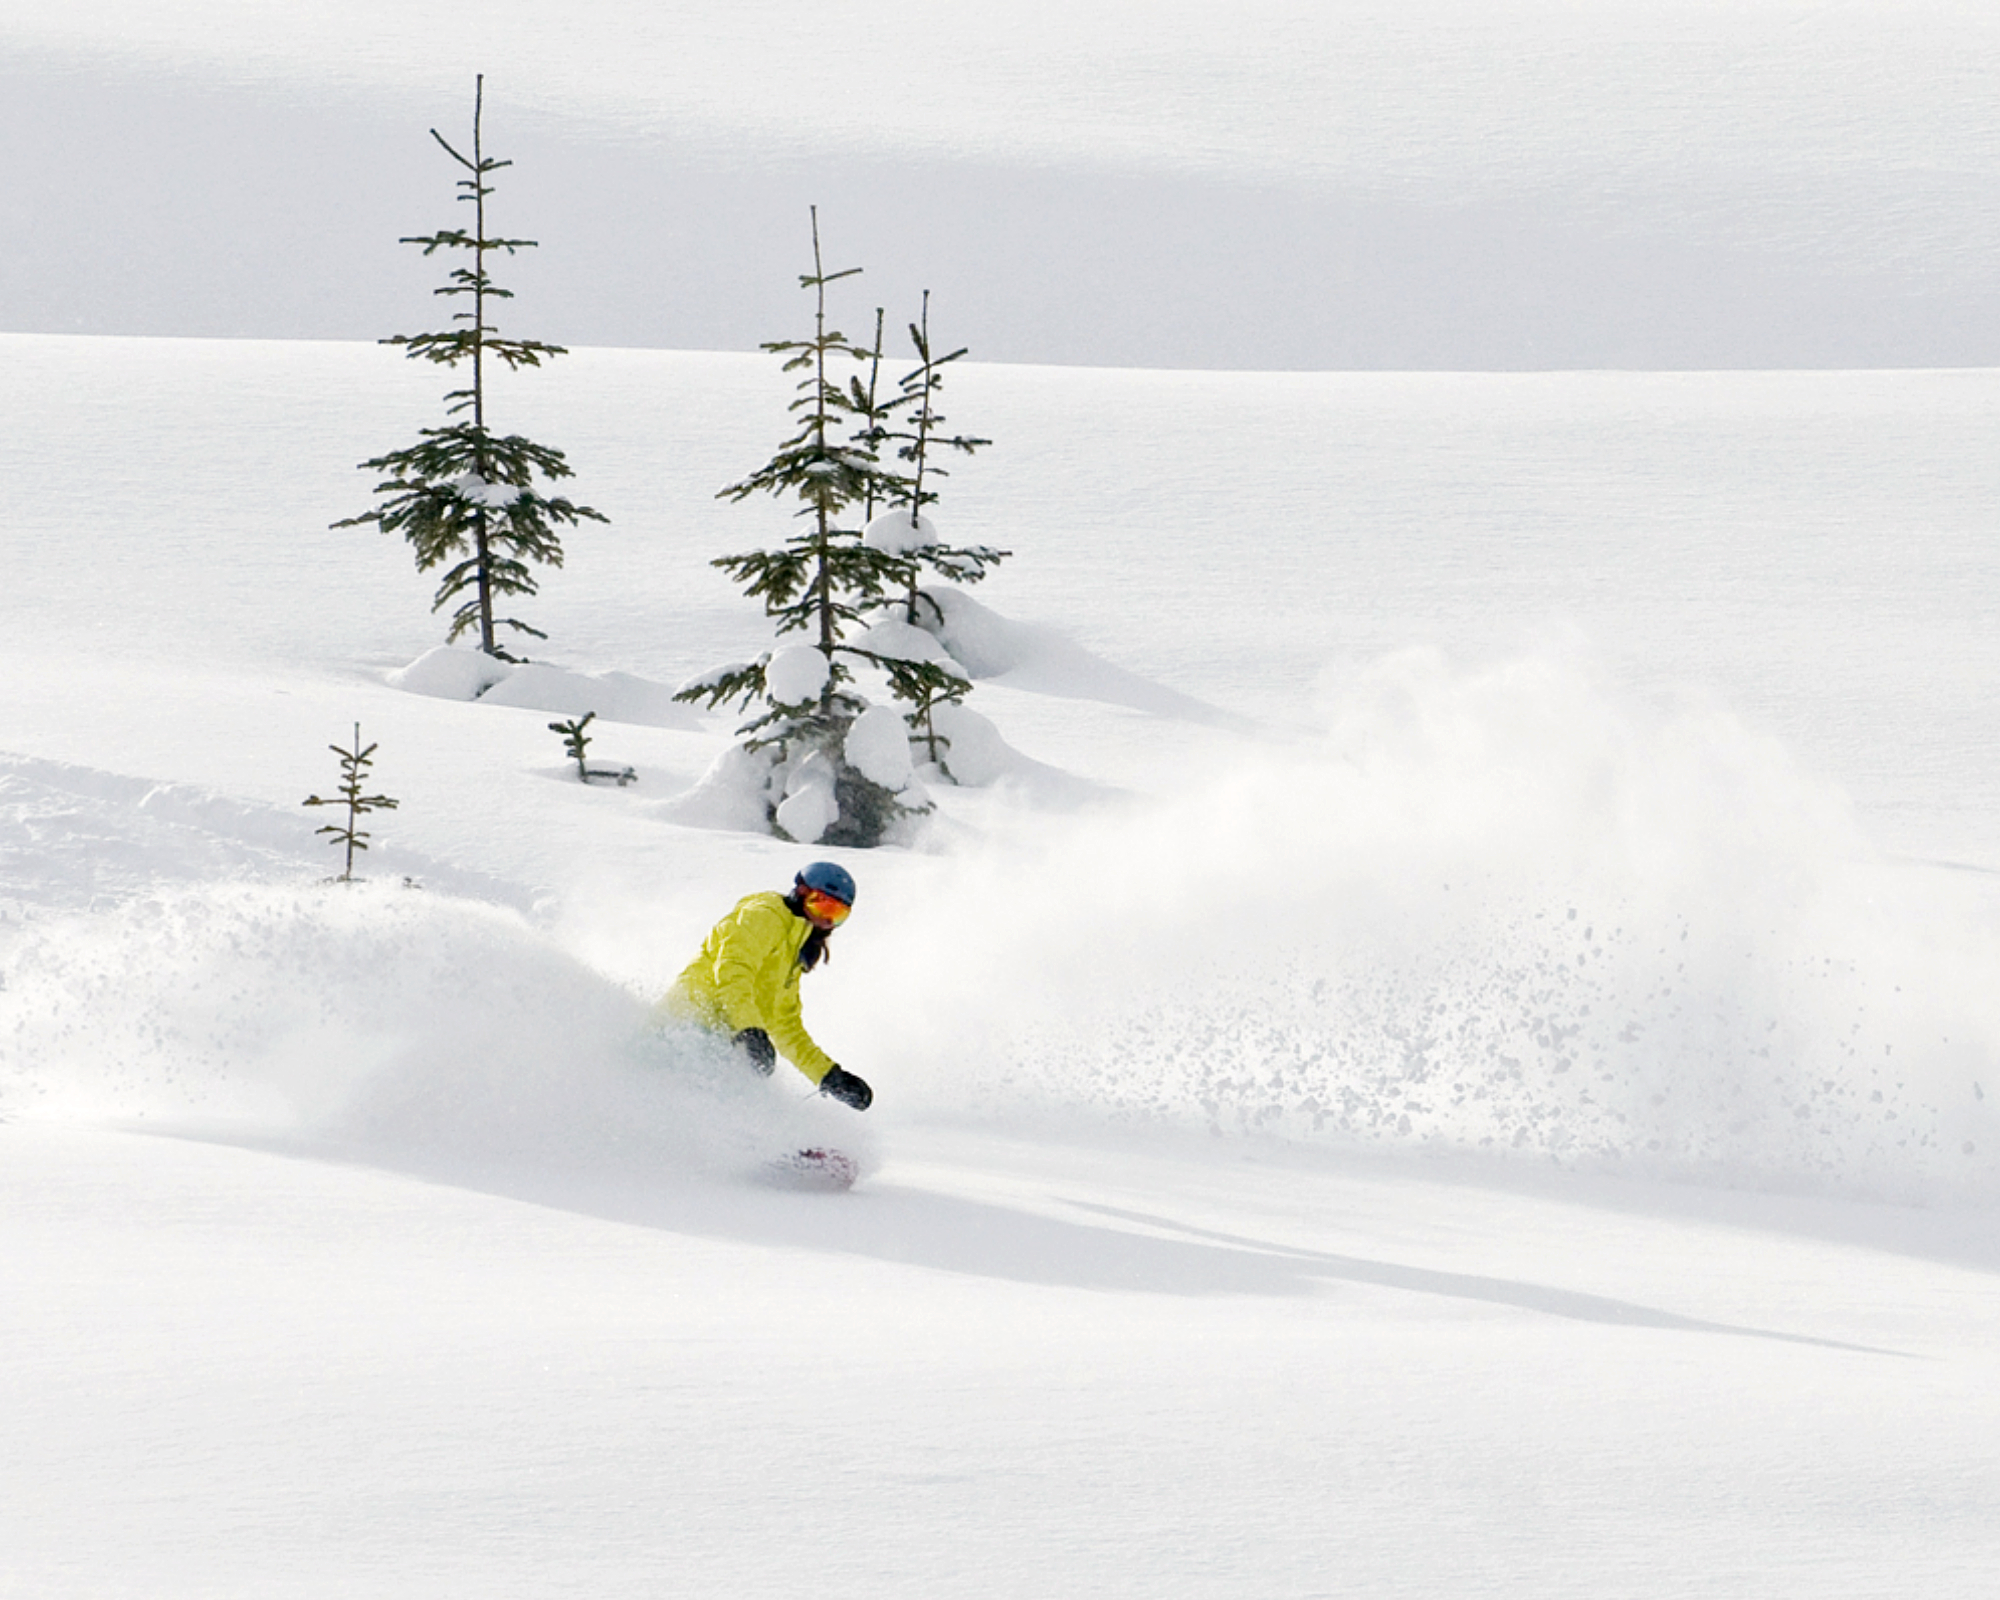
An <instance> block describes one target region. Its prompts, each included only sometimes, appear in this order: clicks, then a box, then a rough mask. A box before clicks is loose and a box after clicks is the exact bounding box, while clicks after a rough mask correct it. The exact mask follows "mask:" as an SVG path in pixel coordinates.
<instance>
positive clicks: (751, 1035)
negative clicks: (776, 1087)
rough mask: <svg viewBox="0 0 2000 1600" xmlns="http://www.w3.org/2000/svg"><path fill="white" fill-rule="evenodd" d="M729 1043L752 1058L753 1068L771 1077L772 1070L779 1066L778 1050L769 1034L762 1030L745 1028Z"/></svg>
mask: <svg viewBox="0 0 2000 1600" xmlns="http://www.w3.org/2000/svg"><path fill="white" fill-rule="evenodd" d="M729 1042H730V1043H731V1044H733V1045H735V1046H736V1048H737V1049H739V1050H741V1051H742V1052H743V1053H744V1054H745V1055H746V1056H748V1057H749V1058H750V1065H751V1066H753V1067H755V1068H756V1069H757V1070H758V1071H759V1072H761V1073H762V1074H763V1075H764V1076H765V1077H767V1078H768V1077H770V1075H771V1069H772V1068H773V1067H775V1066H776V1065H777V1064H778V1049H777V1046H776V1045H774V1044H772V1043H771V1036H770V1035H769V1034H768V1033H766V1032H765V1031H764V1030H763V1029H762V1028H745V1029H744V1030H743V1031H742V1032H741V1033H739V1034H738V1035H737V1036H736V1037H735V1038H734V1039H732V1040H730V1041H729Z"/></svg>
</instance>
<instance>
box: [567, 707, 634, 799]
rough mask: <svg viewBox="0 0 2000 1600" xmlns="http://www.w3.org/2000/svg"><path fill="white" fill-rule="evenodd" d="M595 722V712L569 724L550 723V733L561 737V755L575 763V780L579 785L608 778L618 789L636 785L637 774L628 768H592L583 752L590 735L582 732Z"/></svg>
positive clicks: (575, 719)
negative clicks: (629, 784) (630, 784)
mask: <svg viewBox="0 0 2000 1600" xmlns="http://www.w3.org/2000/svg"><path fill="white" fill-rule="evenodd" d="M596 720H597V713H596V712H595V711H586V712H584V714H583V715H582V716H581V717H577V718H574V719H572V720H571V721H569V722H551V723H550V724H549V732H550V733H559V734H561V735H562V742H563V754H564V755H566V756H568V757H569V758H570V760H572V761H574V762H575V763H576V778H577V782H579V783H588V782H590V780H591V779H592V778H609V779H610V780H611V781H612V782H613V783H615V784H617V785H618V787H619V788H621V789H622V788H624V787H625V785H626V784H628V783H636V782H637V781H638V778H639V774H638V773H636V772H634V771H633V770H632V769H631V768H630V767H593V766H591V765H590V764H589V761H588V759H587V757H586V754H585V752H586V751H588V750H589V749H590V735H589V734H588V733H586V732H584V730H585V729H586V728H588V727H589V726H590V725H591V723H593V722H595V721H596Z"/></svg>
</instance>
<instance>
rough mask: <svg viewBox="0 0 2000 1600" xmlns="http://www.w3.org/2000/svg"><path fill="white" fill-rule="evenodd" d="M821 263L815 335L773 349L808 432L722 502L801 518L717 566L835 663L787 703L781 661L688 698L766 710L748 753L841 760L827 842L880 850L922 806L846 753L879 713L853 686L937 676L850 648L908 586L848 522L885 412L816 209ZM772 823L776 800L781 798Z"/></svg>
mask: <svg viewBox="0 0 2000 1600" xmlns="http://www.w3.org/2000/svg"><path fill="white" fill-rule="evenodd" d="M812 241H813V270H812V271H811V272H810V273H805V274H802V275H801V276H800V278H799V284H800V286H801V287H802V288H805V289H809V290H811V291H812V293H813V333H812V336H811V337H810V338H807V339H786V340H776V341H772V342H769V343H766V344H765V345H764V346H763V348H764V349H766V350H768V351H770V352H771V353H772V354H774V355H779V356H782V357H784V370H785V371H786V372H797V373H800V374H801V377H800V378H799V380H798V383H797V385H796V390H797V397H796V398H795V399H794V400H792V401H791V403H790V405H789V407H788V410H789V411H790V412H791V413H792V414H793V415H794V416H795V417H796V418H797V419H798V422H797V426H796V430H795V431H794V432H793V433H792V434H791V435H790V436H789V437H787V438H786V439H785V440H784V441H783V442H782V443H781V444H780V445H779V446H778V449H777V451H776V453H775V454H774V455H773V456H772V457H771V459H770V460H769V461H767V462H766V463H765V464H764V465H763V466H761V467H759V468H758V469H757V470H756V471H755V472H753V473H751V474H750V475H749V476H748V477H747V478H745V479H743V480H742V481H741V482H740V483H734V484H731V485H730V486H729V487H728V488H726V489H723V490H721V491H720V492H719V494H718V495H717V498H718V499H727V500H732V501H742V500H745V499H748V498H749V497H750V496H751V495H753V494H768V495H771V496H772V497H774V498H776V499H778V500H780V501H787V502H789V501H797V502H799V508H798V511H797V512H796V519H797V520H798V522H799V523H800V524H802V525H801V526H800V527H799V528H798V530H797V531H796V532H795V533H793V534H792V536H791V537H790V538H788V539H786V540H785V541H784V543H783V544H781V545H779V546H777V547H776V548H772V549H762V550H750V551H745V552H743V553H741V554H738V555H728V556H721V557H718V558H717V559H716V560H715V561H713V562H712V563H710V564H711V565H712V566H715V567H718V568H720V569H721V570H722V571H724V572H726V573H728V574H729V575H730V577H732V578H734V579H735V580H736V581H737V582H738V583H739V584H740V585H741V586H742V588H743V592H744V593H745V594H746V595H748V596H749V597H750V598H752V599H756V600H761V601H762V602H763V604H764V612H765V615H767V616H769V617H771V618H772V619H773V620H774V621H775V622H776V624H777V630H776V631H777V633H778V635H779V637H780V638H782V637H783V636H784V635H786V634H789V633H803V634H805V635H807V637H808V639H809V640H810V648H812V649H813V650H816V651H818V652H819V654H820V655H821V656H822V657H823V659H824V670H823V671H821V672H818V673H815V674H813V675H812V677H811V682H810V687H809V688H808V689H807V690H806V691H804V692H803V697H800V698H787V694H788V692H790V690H789V686H788V682H787V681H780V682H778V683H775V684H774V683H773V682H772V681H771V677H770V675H769V669H770V666H771V662H772V657H771V656H770V655H768V654H767V655H765V656H763V657H760V658H759V659H758V660H757V661H754V662H751V663H748V664H747V665H742V666H736V667H730V668H725V669H723V670H722V671H720V672H717V673H713V674H710V675H709V676H708V677H706V678H704V679H702V680H700V681H699V682H696V683H693V684H690V685H689V686H687V687H686V688H684V689H682V690H681V691H680V694H679V695H678V696H677V698H679V699H681V700H685V701H691V702H700V703H705V704H707V705H708V706H710V707H715V706H719V705H724V704H736V705H740V706H743V707H746V708H748V707H750V706H753V705H761V709H760V710H758V711H757V712H756V714H755V715H753V716H752V717H751V718H750V720H749V721H748V722H746V723H744V724H743V726H742V727H741V728H739V729H738V730H737V732H738V733H739V734H740V735H742V736H743V738H744V744H745V748H747V749H749V750H752V751H763V750H769V751H772V752H773V753H774V756H775V759H776V762H777V763H778V765H779V767H780V768H792V767H796V766H797V765H799V764H801V763H803V762H804V761H807V760H810V759H811V758H812V757H814V756H820V757H823V758H824V759H825V761H826V762H828V763H830V764H831V767H832V769H833V774H834V777H833V788H834V795H835V798H836V801H837V803H838V807H839V812H840V817H839V820H838V822H837V823H836V824H835V825H834V826H833V827H831V828H830V829H829V830H828V831H827V832H825V833H823V834H822V835H821V836H820V837H821V838H823V839H824V840H825V841H826V842H827V843H829V844H853V845H862V846H866V845H873V844H877V843H880V842H881V839H882V836H883V834H884V832H885V831H886V830H887V829H888V828H889V827H890V826H891V825H892V824H893V823H894V822H895V821H896V820H898V819H899V818H900V817H902V816H905V815H908V814H909V813H910V811H911V810H912V808H910V807H907V806H905V805H903V804H902V803H901V802H900V801H898V800H897V798H896V797H895V795H894V794H893V793H891V792H890V791H889V790H887V789H885V788H883V787H882V786H881V785H880V784H878V783H875V782H874V781H873V780H871V779H869V778H867V777H866V776H865V775H864V774H862V773H860V772H858V771H856V770H855V769H854V768H853V767H852V766H851V765H850V764H849V763H848V762H847V761H846V759H845V757H844V755H843V753H842V751H843V747H844V743H845V739H846V735H847V731H848V729H849V728H851V727H852V726H853V724H854V721H855V719H856V718H857V717H859V716H860V715H861V713H862V712H863V711H865V710H866V709H867V702H866V701H865V700H863V699H862V698H861V697H860V696H859V695H858V694H856V693H855V692H854V690H853V689H852V687H851V685H852V684H853V682H854V670H853V664H854V663H855V662H856V661H865V662H867V663H869V664H871V665H873V666H876V667H879V668H881V669H882V670H884V671H885V672H887V673H888V674H889V675H890V678H891V682H892V683H894V682H895V681H897V679H898V678H899V677H901V678H908V677H910V676H911V675H912V674H916V675H921V674H922V673H924V672H925V671H929V672H931V673H935V672H937V671H939V670H940V669H938V668H936V667H934V666H932V665H931V664H929V663H924V662H902V661H894V660H889V659H885V658H882V657H879V656H876V655H874V654H872V653H870V652H869V651H867V650H864V649H861V648H858V647H856V646H854V645H850V644H848V643H846V642H845V640H846V635H847V632H848V630H849V629H850V628H852V627H854V626H856V625H858V624H860V623H861V622H862V621H863V619H864V615H865V613H866V612H867V611H868V610H870V609H872V608H874V607H876V606H878V605H879V604H880V603H881V602H882V601H883V600H884V599H885V598H886V597H887V596H888V594H889V590H890V586H891V585H893V584H896V583H899V582H900V580H901V577H902V567H901V565H900V563H899V562H898V560H897V558H896V557H895V556H893V555H891V554H889V553H887V552H885V551H882V550H879V549H876V548H874V547H872V546H870V545H868V544H867V543H865V542H864V541H863V539H862V537H861V529H860V528H858V527H856V526H854V525H852V523H851V522H849V521H848V515H849V513H850V512H852V511H853V510H855V509H857V508H860V507H864V506H865V505H866V504H867V503H868V499H869V496H870V494H871V493H879V492H880V488H881V479H880V477H879V471H880V458H879V456H878V455H877V453H876V450H875V448H874V447H873V442H874V440H875V439H876V438H878V437H879V436H880V434H881V429H882V425H883V419H882V416H881V414H880V413H879V411H878V409H877V408H876V407H875V404H874V399H873V396H872V393H871V391H872V388H873V384H872V382H871V383H870V384H867V385H864V384H862V383H861V382H860V380H859V375H858V374H856V375H855V376H854V381H852V382H850V383H847V384H842V383H841V382H839V381H838V380H837V378H836V376H835V374H834V372H833V370H832V369H833V368H834V367H836V366H845V365H847V364H849V363H853V364H855V365H861V364H867V363H869V362H870V361H871V354H872V353H871V352H870V351H869V350H868V349H865V348H863V347H862V346H859V345H856V344H855V343H853V341H851V340H850V339H848V338H847V336H846V335H845V334H843V333H841V332H839V331H838V330H837V329H834V328H832V327H830V326H829V325H828V317H827V293H826V291H827V288H828V287H829V286H830V285H832V284H835V283H838V282H840V281H841V280H842V279H844V278H851V277H853V276H855V275H856V274H858V273H859V272H860V270H861V269H860V268H859V267H847V268H843V269H842V270H840V271H838V272H829V271H827V270H826V266H825V261H824V257H823V255H822V253H821V249H820V238H819V208H818V207H817V206H815V207H813V208H812ZM769 809H770V813H771V821H772V825H773V827H774V828H775V827H777V826H778V822H777V806H776V804H775V802H773V803H772V804H771V806H770V808H769Z"/></svg>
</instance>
